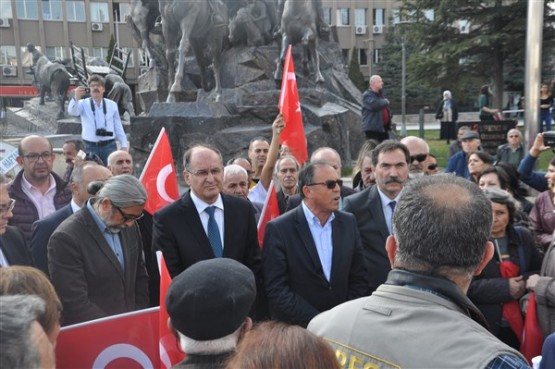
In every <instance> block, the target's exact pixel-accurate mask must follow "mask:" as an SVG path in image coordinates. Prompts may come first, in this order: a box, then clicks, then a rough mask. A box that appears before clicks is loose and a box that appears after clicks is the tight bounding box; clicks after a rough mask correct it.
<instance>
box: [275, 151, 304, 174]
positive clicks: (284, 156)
mask: <svg viewBox="0 0 555 369" xmlns="http://www.w3.org/2000/svg"><path fill="white" fill-rule="evenodd" d="M285 159H289V160H293V162H294V163H295V167H296V168H297V172H298V171H299V170H300V169H301V166H300V164H299V162H298V161H297V159H296V158H295V157H294V156H293V155H283V156H281V157H279V158H278V159H277V160H276V165H275V166H274V175H277V174H278V173H279V166H280V164H281V162H282V161H284V160H285Z"/></svg>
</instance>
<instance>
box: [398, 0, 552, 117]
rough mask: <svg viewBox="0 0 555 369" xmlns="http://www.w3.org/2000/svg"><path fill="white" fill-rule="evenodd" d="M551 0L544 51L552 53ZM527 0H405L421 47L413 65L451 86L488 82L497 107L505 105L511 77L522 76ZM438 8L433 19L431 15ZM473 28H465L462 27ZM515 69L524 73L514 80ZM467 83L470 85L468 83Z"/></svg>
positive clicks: (410, 28) (418, 73) (424, 78)
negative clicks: (503, 100) (430, 11)
mask: <svg viewBox="0 0 555 369" xmlns="http://www.w3.org/2000/svg"><path fill="white" fill-rule="evenodd" d="M554 2H555V0H546V2H545V9H544V13H545V15H544V31H543V54H544V55H553V52H554V51H555V50H554V46H553V45H554V44H555V43H554V42H553V41H554V40H555V29H554V28H553V27H552V25H553V21H554V18H555V15H554V14H553V11H552V10H551V9H550V8H549V3H551V4H553V3H554ZM527 4H528V2H527V1H524V0H513V1H504V0H403V5H402V7H401V14H402V15H403V16H404V17H406V18H407V19H408V21H409V22H408V23H406V24H402V25H399V27H403V28H405V32H406V34H407V35H408V37H409V39H410V40H409V43H410V44H412V45H416V46H417V49H418V50H420V52H418V53H416V54H412V55H411V56H410V59H409V61H408V63H407V64H408V65H409V68H410V69H411V70H412V71H413V72H414V75H415V78H417V79H418V80H419V81H420V82H421V83H422V84H426V85H432V86H437V87H442V86H446V87H447V86H450V89H452V90H460V91H463V90H466V89H467V88H468V84H469V83H473V84H474V85H475V87H474V91H475V96H477V95H478V90H479V88H480V86H481V85H482V84H484V83H489V84H491V85H492V87H493V91H494V106H495V107H497V108H500V107H501V105H502V97H503V91H504V89H505V87H506V82H507V78H508V76H512V77H510V79H511V82H518V81H519V80H521V81H523V80H524V78H523V77H524V76H523V75H522V74H523V67H524V63H525V49H526V13H527V6H528V5H527ZM430 9H432V10H433V13H434V14H433V19H430V17H426V14H429V13H427V11H428V10H430ZM466 22H468V25H469V27H467V28H466V29H465V30H463V31H461V28H460V26H461V25H462V24H466ZM515 74H516V75H520V78H516V81H514V79H515ZM465 85H466V86H465Z"/></svg>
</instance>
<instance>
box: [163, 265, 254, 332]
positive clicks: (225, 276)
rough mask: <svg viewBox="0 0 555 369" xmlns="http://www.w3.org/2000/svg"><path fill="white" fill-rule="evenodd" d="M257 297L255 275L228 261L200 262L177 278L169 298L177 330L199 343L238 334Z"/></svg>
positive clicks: (167, 307) (170, 311)
mask: <svg viewBox="0 0 555 369" xmlns="http://www.w3.org/2000/svg"><path fill="white" fill-rule="evenodd" d="M255 297H256V284H255V281H254V274H253V273H252V271H251V270H250V269H249V268H247V267H246V266H244V265H243V264H241V263H239V262H237V261H235V260H233V259H227V258H217V259H210V260H204V261H200V262H198V263H196V264H194V265H192V266H191V267H189V268H187V269H186V270H185V271H183V272H182V273H181V274H179V275H178V276H176V277H175V278H174V279H173V281H172V283H171V285H170V288H169V289H168V294H167V295H166V309H167V310H168V314H169V316H170V319H171V322H172V324H173V326H174V327H175V329H177V330H178V331H179V332H181V333H182V334H184V335H185V336H187V337H189V338H192V339H194V340H197V341H206V340H214V339H218V338H222V337H225V336H227V335H229V334H231V333H233V332H235V331H236V330H237V329H238V328H239V327H240V326H241V324H243V322H244V321H245V318H246V317H247V316H248V314H249V311H250V309H251V306H252V304H253V302H254V300H255Z"/></svg>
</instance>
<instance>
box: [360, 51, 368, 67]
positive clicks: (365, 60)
mask: <svg viewBox="0 0 555 369" xmlns="http://www.w3.org/2000/svg"><path fill="white" fill-rule="evenodd" d="M358 61H359V64H360V65H368V56H367V55H366V49H358Z"/></svg>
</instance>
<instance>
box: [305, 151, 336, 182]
mask: <svg viewBox="0 0 555 369" xmlns="http://www.w3.org/2000/svg"><path fill="white" fill-rule="evenodd" d="M315 161H325V162H326V163H328V164H330V165H331V166H332V167H333V169H335V171H336V172H337V175H338V176H339V177H341V156H339V153H338V152H337V151H335V150H334V149H332V148H331V147H321V148H319V149H317V150H316V151H314V152H313V153H312V156H311V157H310V162H315Z"/></svg>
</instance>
